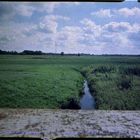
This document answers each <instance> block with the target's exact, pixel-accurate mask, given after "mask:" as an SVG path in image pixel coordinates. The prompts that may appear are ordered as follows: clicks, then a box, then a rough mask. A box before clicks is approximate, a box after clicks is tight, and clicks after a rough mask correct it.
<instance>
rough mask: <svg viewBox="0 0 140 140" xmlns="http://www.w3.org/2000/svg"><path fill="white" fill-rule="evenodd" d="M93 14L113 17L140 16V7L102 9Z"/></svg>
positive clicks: (100, 16) (99, 16)
mask: <svg viewBox="0 0 140 140" xmlns="http://www.w3.org/2000/svg"><path fill="white" fill-rule="evenodd" d="M91 15H92V16H94V17H98V18H113V17H120V16H122V17H126V18H128V17H139V16H140V8H138V7H133V8H127V7H125V8H120V9H101V10H98V11H96V12H92V13H91Z"/></svg>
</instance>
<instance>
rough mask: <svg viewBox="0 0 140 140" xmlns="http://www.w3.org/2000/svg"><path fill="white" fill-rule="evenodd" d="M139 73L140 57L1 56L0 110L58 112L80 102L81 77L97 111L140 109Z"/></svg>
mask: <svg viewBox="0 0 140 140" xmlns="http://www.w3.org/2000/svg"><path fill="white" fill-rule="evenodd" d="M139 69H140V58H139V57H138V56H46V55H41V56H37V55H28V56H27V55H0V98H1V100H0V107H3V108H53V109H55V108H60V107H61V105H62V104H67V102H68V101H69V100H70V99H74V100H76V101H77V102H79V100H80V96H79V95H80V93H81V91H82V88H83V81H84V77H83V76H82V75H81V73H82V74H83V75H84V76H85V77H86V78H87V79H88V82H89V85H90V89H91V91H92V94H94V96H95V98H96V104H97V109H140V103H139V101H140V96H139V91H140V77H139V76H140V75H139ZM122 75H125V76H124V77H123V76H122ZM125 82H126V83H127V84H128V85H127V84H124V83H125ZM125 85H127V86H126V87H125Z"/></svg>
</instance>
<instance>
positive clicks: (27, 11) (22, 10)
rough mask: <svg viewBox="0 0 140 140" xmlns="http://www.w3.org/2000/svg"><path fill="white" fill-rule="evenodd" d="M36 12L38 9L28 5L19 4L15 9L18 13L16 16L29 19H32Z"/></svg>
mask: <svg viewBox="0 0 140 140" xmlns="http://www.w3.org/2000/svg"><path fill="white" fill-rule="evenodd" d="M35 10H36V9H35V8H34V7H33V6H30V5H28V4H22V5H21V4H18V6H17V7H15V11H16V12H17V13H16V14H19V15H21V16H27V17H31V16H32V14H33V12H34V11H35Z"/></svg>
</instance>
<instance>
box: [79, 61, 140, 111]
mask: <svg viewBox="0 0 140 140" xmlns="http://www.w3.org/2000/svg"><path fill="white" fill-rule="evenodd" d="M134 63H135V62H134ZM130 69H131V70H130ZM82 72H83V73H84V74H85V76H86V77H87V79H88V82H89V86H90V89H91V92H92V94H93V95H94V96H95V100H96V108H97V109H109V110H139V109H140V76H139V73H140V66H139V65H138V64H137V65H135V66H134V65H128V64H126V65H125V64H124V65H120V66H119V67H118V66H117V65H115V64H113V65H112V64H106V65H105V64H104V65H101V66H90V67H85V68H83V70H82Z"/></svg>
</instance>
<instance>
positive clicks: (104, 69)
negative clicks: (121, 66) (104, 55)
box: [93, 66, 114, 73]
mask: <svg viewBox="0 0 140 140" xmlns="http://www.w3.org/2000/svg"><path fill="white" fill-rule="evenodd" d="M113 70H114V68H113V67H110V66H99V67H98V68H96V69H95V70H93V73H96V72H100V73H106V72H112V71H113Z"/></svg>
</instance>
